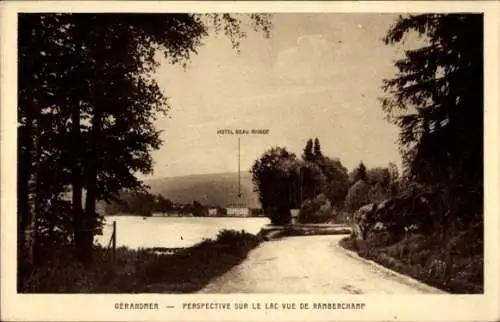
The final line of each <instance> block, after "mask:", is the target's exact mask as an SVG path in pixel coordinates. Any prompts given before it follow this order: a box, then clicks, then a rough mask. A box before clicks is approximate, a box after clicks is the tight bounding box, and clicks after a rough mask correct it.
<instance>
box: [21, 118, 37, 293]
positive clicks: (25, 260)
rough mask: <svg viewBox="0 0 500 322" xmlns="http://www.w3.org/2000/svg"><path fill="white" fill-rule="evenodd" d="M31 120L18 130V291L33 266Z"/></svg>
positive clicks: (22, 287)
mask: <svg viewBox="0 0 500 322" xmlns="http://www.w3.org/2000/svg"><path fill="white" fill-rule="evenodd" d="M32 122H33V120H32V119H30V118H29V119H28V120H27V121H26V125H25V126H24V127H20V128H19V130H18V168H17V211H18V221H17V223H18V226H17V242H18V244H17V246H18V247H17V256H18V265H19V266H18V271H17V273H18V279H17V281H18V284H17V287H18V291H22V290H23V289H24V280H25V277H26V276H27V275H28V274H29V271H30V270H31V267H32V265H33V261H32V258H30V257H29V254H30V252H29V245H28V244H27V239H28V238H26V237H27V236H26V235H27V233H28V230H27V229H28V223H29V222H30V221H31V211H30V198H29V195H30V189H29V183H30V178H31V171H32V165H31V162H32V159H33V158H32V153H33V124H32Z"/></svg>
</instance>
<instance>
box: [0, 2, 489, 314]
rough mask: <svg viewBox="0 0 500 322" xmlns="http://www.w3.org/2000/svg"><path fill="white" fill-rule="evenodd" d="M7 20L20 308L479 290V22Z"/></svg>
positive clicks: (312, 304)
mask: <svg viewBox="0 0 500 322" xmlns="http://www.w3.org/2000/svg"><path fill="white" fill-rule="evenodd" d="M15 19H16V20H17V29H16V30H15V33H16V41H17V50H16V55H17V57H16V58H17V67H16V68H17V69H16V71H17V78H16V79H17V84H11V86H16V87H15V88H16V90H15V95H16V96H17V98H16V100H17V101H16V106H17V110H16V106H2V109H4V108H9V109H12V111H11V113H14V114H15V119H16V125H15V128H14V127H13V128H14V131H15V132H16V133H15V134H14V135H15V137H16V139H15V140H16V142H15V145H16V151H17V152H16V153H14V151H12V152H11V154H13V155H14V154H15V160H16V161H15V162H16V165H15V169H16V171H15V176H17V178H16V183H12V184H10V187H16V191H15V193H16V199H14V200H11V202H12V203H14V201H15V202H16V203H17V206H16V207H17V208H13V209H17V213H16V217H15V218H17V219H16V223H17V233H16V234H14V232H13V231H11V232H10V233H11V234H13V235H14V236H15V237H13V238H15V249H16V250H15V253H16V254H15V255H14V256H15V260H14V257H12V258H10V261H13V262H14V261H15V272H16V281H15V293H17V294H18V295H28V294H39V296H42V294H47V295H48V294H50V295H54V296H55V294H60V295H63V294H66V295H68V294H73V295H74V294H87V295H91V294H93V295H99V294H100V295H107V296H110V297H113V296H119V295H120V294H121V295H127V294H128V295H130V294H143V295H144V294H146V295H147V294H150V295H165V294H170V295H177V296H178V295H182V294H184V295H200V296H202V295H203V294H205V295H206V294H211V295H212V296H218V295H224V294H225V295H235V296H242V295H245V294H247V295H252V294H254V295H258V294H260V295H263V294H267V295H266V296H265V297H263V298H268V297H269V296H271V297H272V296H273V294H276V295H278V294H281V295H287V294H288V295H300V294H303V295H319V294H321V295H324V296H326V298H329V299H330V300H329V301H325V300H324V298H323V300H318V301H309V300H308V301H304V302H300V303H299V302H296V301H295V302H291V301H290V302H286V303H285V302H283V301H274V300H273V301H244V300H242V301H240V302H231V301H230V300H229V299H230V298H231V297H226V298H225V300H223V301H206V300H203V301H195V300H183V301H182V302H176V304H175V308H174V305H173V304H172V306H169V304H168V303H163V302H159V301H157V300H148V298H146V300H138V299H137V298H130V297H129V298H128V299H127V300H113V303H114V304H113V305H114V307H113V309H114V310H115V311H136V312H137V311H142V312H144V311H158V310H165V307H166V308H167V309H168V308H171V309H179V310H187V311H197V312H198V313H199V314H202V313H201V312H203V310H211V311H216V310H224V311H225V310H233V311H238V310H250V311H268V310H269V311H278V310H281V311H283V310H286V311H288V312H289V314H290V312H291V311H293V310H305V311H310V310H314V311H315V312H323V314H325V312H329V311H348V310H349V311H352V312H353V314H354V312H356V311H361V310H364V309H365V306H366V305H367V304H366V303H367V302H366V300H364V299H363V297H362V296H363V295H424V294H427V295H438V294H439V295H444V296H446V295H450V294H462V295H467V294H468V295H484V294H485V238H484V235H485V224H484V222H485V218H484V217H485V201H484V200H485V199H484V195H485V184H484V180H485V169H484V164H485V163H484V160H485V155H484V151H485V143H484V138H485V131H484V127H485V126H484V120H485V85H484V82H485V49H484V48H485V14H484V13H483V12H432V11H429V12H422V11H419V12H416V13H407V12H383V11H381V12H272V11H266V12H262V11H255V12H239V13H237V11H227V12H224V11H220V12H214V11H213V10H207V11H206V12H182V11H179V12H176V11H174V10H172V11H170V12H167V11H165V10H159V11H156V12H154V11H147V12H139V11H137V12H104V11H103V12H98V11H96V12H91V10H88V12H72V11H70V10H68V11H60V10H57V11H56V10H53V11H47V10H44V11H40V12H19V13H17V15H16V17H15ZM496 58H498V53H497V55H496ZM3 112H4V111H3ZM4 152H5V151H2V154H5V153H4ZM2 168H4V167H3V166H2ZM494 175H496V176H498V175H497V174H494ZM13 176H14V174H13ZM3 191H4V189H3V188H2V194H3ZM2 199H4V196H3V195H2ZM8 216H12V218H14V213H9V215H8ZM2 217H3V216H2ZM12 220H14V219H12ZM13 229H14V227H12V230H13ZM3 242H4V240H3ZM12 247H13V248H14V246H12ZM494 260H496V259H494ZM350 295H354V297H348V300H347V298H346V299H345V300H343V299H342V296H350ZM215 298H216V297H214V299H215ZM141 299H142V298H141ZM185 299H188V298H185ZM205 299H207V298H205ZM243 299H244V298H243ZM158 303H159V304H158ZM172 303H173V302H172ZM226 306H227V307H226ZM134 314H135V313H134ZM353 316H354V317H355V315H353ZM394 316H395V318H397V316H396V313H395V314H394ZM164 318H165V319H167V317H164Z"/></svg>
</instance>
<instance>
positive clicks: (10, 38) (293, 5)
mask: <svg viewBox="0 0 500 322" xmlns="http://www.w3.org/2000/svg"><path fill="white" fill-rule="evenodd" d="M0 8H1V12H0V13H1V17H0V23H1V31H2V33H1V37H0V40H1V50H2V51H1V53H2V55H1V65H0V67H1V68H0V71H1V84H2V87H1V92H0V93H1V96H0V99H1V107H2V109H1V118H0V122H1V226H0V227H1V236H2V243H1V246H2V248H1V255H2V258H1V259H2V261H1V273H2V274H1V276H2V281H1V282H2V283H1V290H2V294H1V295H2V296H1V314H2V315H1V319H2V320H22V321H29V320H42V321H48V320H50V321H61V320H64V321H67V320H82V321H89V320H100V321H102V320H110V321H111V320H112V321H122V320H123V321H144V320H151V321H162V320H171V321H188V320H208V321H216V320H217V321H234V320H288V321H303V320H310V321H326V320H345V321H378V320H403V321H436V320H443V321H470V320H479V321H493V320H500V311H499V305H498V303H500V298H499V289H500V283H499V279H498V272H499V271H500V267H499V257H498V251H499V248H498V246H499V245H500V239H499V234H498V233H499V230H498V229H499V228H500V225H499V218H498V217H499V214H500V208H499V204H498V197H499V196H500V193H499V191H500V190H499V179H500V176H499V173H498V169H499V168H500V162H499V160H500V158H499V156H500V153H499V145H500V144H499V143H498V138H499V128H498V126H499V124H500V115H499V108H498V107H499V94H498V90H499V89H500V83H499V74H500V68H499V61H498V59H499V56H500V55H499V53H500V51H499V49H500V47H499V39H500V35H499V10H498V8H499V6H498V3H497V2H494V1H468V2H439V1H430V2H373V1H370V2H353V1H351V2H338V3H333V2H307V3H304V2H266V3H264V2H239V3H235V2H217V3H215V2H150V1H147V2H146V1H140V2H128V1H126V2H117V1H109V2H108V1H103V2H97V1H81V2H77V1H66V2H55V1H51V2H49V1H40V2H34V1H23V2H14V1H12V2H4V3H2V4H1V7H0ZM54 11H60V12H69V11H71V12H90V11H93V12H116V11H118V12H162V11H163V12H172V11H176V12H192V11H196V12H220V11H226V12H415V13H416V12H484V13H485V39H486V41H485V91H486V93H487V95H486V97H485V206H486V214H485V254H486V256H485V275H486V281H485V294H484V295H424V296H422V295H419V296H410V295H383V296H373V295H370V296H368V295H324V294H314V295H291V294H288V295H280V294H276V295H271V294H266V295H262V294H261V295H259V294H251V295H244V294H230V295H155V294H152V295H151V294H149V295H144V294H142V295H127V294H125V295H26V294H16V291H15V281H16V273H15V272H16V267H15V263H16V261H15V258H16V249H15V243H16V233H15V231H16V228H15V227H16V215H15V214H16V201H15V200H16V192H15V191H16V152H15V151H16V112H17V109H16V100H17V97H16V96H17V92H16V84H17V75H16V72H17V65H16V57H17V52H16V51H17V46H16V37H17V36H16V34H17V33H16V24H17V17H16V15H17V13H18V12H54ZM121 301H123V302H132V301H134V302H136V301H141V302H142V301H144V302H154V301H155V302H158V303H160V305H161V306H164V305H174V306H175V307H176V308H175V309H162V310H159V311H124V310H115V309H114V303H115V302H121ZM192 301H217V302H226V301H230V302H235V301H245V302H256V301H258V302H269V301H272V302H276V301H280V302H285V301H294V302H336V301H343V302H350V301H353V302H360V301H361V302H365V303H366V308H365V309H364V310H362V311H300V310H298V311H291V312H290V313H287V312H286V311H281V310H280V311H276V312H274V311H251V310H246V311H244V312H237V311H233V310H231V311H227V312H226V311H183V310H182V309H181V308H180V307H181V305H182V303H184V302H192Z"/></svg>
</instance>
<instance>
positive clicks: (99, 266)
mask: <svg viewBox="0 0 500 322" xmlns="http://www.w3.org/2000/svg"><path fill="white" fill-rule="evenodd" d="M259 243H260V238H258V237H256V236H255V235H252V234H249V233H246V232H244V231H241V232H239V231H233V230H223V231H221V232H220V233H219V234H218V236H217V237H216V238H215V239H213V240H212V239H207V240H204V241H203V242H201V243H199V244H197V245H195V246H193V247H190V248H185V249H179V250H177V251H175V252H173V253H170V254H161V253H158V251H161V250H162V249H139V250H131V249H128V248H125V247H121V248H118V249H117V250H116V253H115V258H114V259H113V256H112V255H111V254H110V253H108V254H106V255H105V250H104V249H103V248H96V249H95V259H96V260H95V261H94V263H93V264H92V265H91V266H90V267H87V268H84V267H83V266H82V265H81V264H79V263H78V262H77V261H76V260H75V259H74V258H73V256H72V254H71V252H70V251H69V250H59V252H60V254H59V255H58V256H54V259H53V260H51V261H49V262H47V263H46V264H44V265H42V266H41V267H38V268H37V269H35V270H34V271H33V272H32V274H31V275H30V276H29V277H28V280H27V283H26V285H25V287H24V289H23V290H21V292H23V293H192V292H196V291H198V290H200V289H202V288H203V287H204V286H205V285H207V284H208V283H209V282H210V281H211V280H212V279H213V278H215V277H217V276H220V275H222V274H224V273H225V272H227V271H228V270H229V269H230V268H232V267H233V266H235V265H237V264H239V263H240V262H241V261H242V260H243V259H245V258H246V256H247V254H248V252H250V250H252V249H253V248H255V247H256V246H257V245H258V244H259Z"/></svg>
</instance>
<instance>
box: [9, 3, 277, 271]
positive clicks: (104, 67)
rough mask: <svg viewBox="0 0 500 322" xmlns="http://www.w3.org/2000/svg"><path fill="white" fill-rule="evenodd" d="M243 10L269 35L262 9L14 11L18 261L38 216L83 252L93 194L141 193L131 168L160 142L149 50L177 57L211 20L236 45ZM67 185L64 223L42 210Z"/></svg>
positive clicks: (93, 225) (161, 100)
mask: <svg viewBox="0 0 500 322" xmlns="http://www.w3.org/2000/svg"><path fill="white" fill-rule="evenodd" d="M244 18H247V19H246V22H248V23H249V24H250V25H251V27H252V28H253V29H255V30H262V31H264V34H265V35H268V34H269V30H270V27H271V24H270V20H269V16H268V15H264V14H250V15H243V16H242V15H233V14H208V15H200V14H188V13H186V14H108V13H106V14H59V13H57V14H55V13H43V14H39V13H36V14H22V15H19V24H18V25H19V30H18V40H19V42H18V44H19V48H18V49H19V50H18V55H19V56H18V60H19V64H18V74H19V77H18V81H19V84H18V85H19V86H18V88H19V93H18V94H19V100H18V103H19V104H18V134H19V135H18V140H19V141H18V143H19V149H18V160H19V167H18V196H19V201H18V206H19V211H18V212H19V216H18V218H19V220H18V236H20V237H19V238H20V240H19V243H18V244H19V245H20V250H19V254H20V256H19V257H20V258H22V259H27V261H28V262H30V263H26V265H25V264H24V263H22V265H21V266H22V267H24V266H29V265H32V264H33V261H32V258H33V256H32V254H33V251H32V250H33V247H32V245H34V243H33V240H34V236H36V233H29V232H30V231H33V232H36V231H37V230H38V229H40V228H38V227H37V225H38V224H39V223H44V225H48V226H49V227H52V228H50V229H52V231H58V232H63V235H64V234H67V233H68V232H69V231H70V232H71V233H72V234H73V235H74V236H73V239H72V241H73V243H74V244H75V246H76V250H77V252H78V257H79V259H80V260H82V261H84V262H86V263H88V262H89V261H90V260H91V259H92V258H91V254H92V241H93V235H94V234H95V233H96V232H97V231H98V229H99V225H100V219H99V215H98V214H97V213H96V209H95V205H96V201H98V200H106V201H109V200H113V199H116V198H117V194H118V193H119V191H120V190H121V189H130V190H132V191H138V192H141V191H142V192H144V190H145V186H144V185H143V184H142V182H141V181H140V180H138V179H137V177H136V173H137V172H140V173H144V174H147V173H150V172H151V171H152V158H151V152H152V151H153V150H155V149H158V148H159V146H160V145H161V143H162V142H161V140H160V136H159V135H160V132H159V131H157V130H156V129H155V127H154V121H155V119H156V117H158V116H161V115H163V114H164V113H166V112H167V111H168V109H169V105H168V102H167V99H166V96H165V94H164V93H162V91H161V90H160V88H159V86H158V84H157V83H156V81H155V80H154V79H153V78H152V77H151V76H152V74H153V73H154V71H155V68H156V67H157V66H158V62H157V60H156V58H157V55H156V54H157V53H158V52H161V53H163V54H164V56H165V57H166V58H167V59H168V60H169V61H170V62H171V63H180V64H186V63H187V62H188V61H189V59H190V57H191V56H192V55H193V54H196V53H197V50H198V48H199V47H200V46H201V44H202V39H203V38H204V37H206V36H207V35H208V31H209V29H210V28H211V27H212V26H215V32H223V33H224V34H225V35H227V36H228V37H229V38H230V39H231V41H232V44H233V46H234V47H235V48H237V47H238V44H239V40H240V39H241V38H244V37H245V33H244V32H243V31H242V30H241V29H240V24H241V23H243V21H244ZM117 52H119V53H120V55H117V54H116V53H117ZM69 186H70V187H71V189H70V191H69V193H70V194H71V199H72V200H71V217H72V220H71V224H72V227H71V230H69V229H68V227H67V226H65V225H63V224H62V222H63V221H61V220H59V219H60V216H59V217H58V216H50V215H49V214H50V213H52V212H56V211H57V209H56V208H53V209H49V210H45V207H46V205H49V206H48V207H52V206H51V205H56V204H58V205H59V204H61V200H64V198H65V197H66V198H67V195H66V196H65V195H64V193H67V190H68V187H69ZM83 191H85V192H86V194H85V198H84V196H83ZM83 200H85V205H82V201H83ZM66 213H67V211H66ZM26 236H27V237H28V238H26V239H25V237H26ZM25 244H26V245H28V244H29V245H28V246H25ZM22 254H23V255H22ZM21 275H22V274H21Z"/></svg>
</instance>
